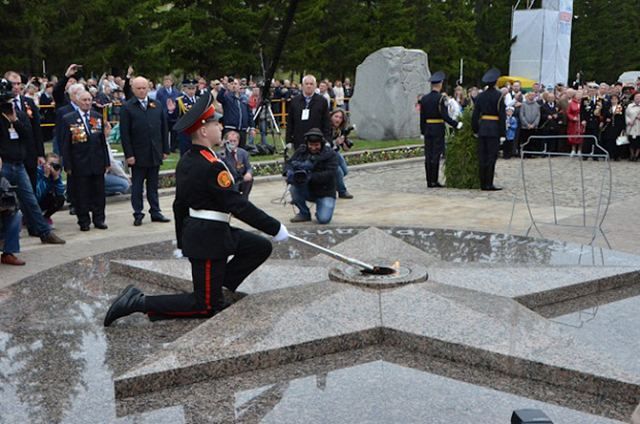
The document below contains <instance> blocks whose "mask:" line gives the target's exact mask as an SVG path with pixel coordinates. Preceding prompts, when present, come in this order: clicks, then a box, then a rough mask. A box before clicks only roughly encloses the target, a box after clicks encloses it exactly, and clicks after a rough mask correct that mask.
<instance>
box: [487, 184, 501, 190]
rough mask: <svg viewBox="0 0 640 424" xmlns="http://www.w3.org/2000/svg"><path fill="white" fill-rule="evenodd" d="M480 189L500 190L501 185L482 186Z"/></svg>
mask: <svg viewBox="0 0 640 424" xmlns="http://www.w3.org/2000/svg"><path fill="white" fill-rule="evenodd" d="M482 190H484V191H500V190H502V187H496V186H494V185H491V186H489V187H483V188H482Z"/></svg>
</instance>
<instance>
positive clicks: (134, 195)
mask: <svg viewBox="0 0 640 424" xmlns="http://www.w3.org/2000/svg"><path fill="white" fill-rule="evenodd" d="M159 172H160V167H159V166H152V167H142V166H136V165H134V166H132V167H131V206H132V207H133V216H134V218H138V217H140V218H142V217H143V216H144V213H142V208H143V206H144V205H143V201H142V192H143V186H144V182H145V181H146V182H147V201H148V202H149V213H150V214H151V217H152V218H153V217H156V216H158V215H160V214H161V211H160V201H159V200H158V180H159V177H158V175H159Z"/></svg>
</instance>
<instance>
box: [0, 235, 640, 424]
mask: <svg viewBox="0 0 640 424" xmlns="http://www.w3.org/2000/svg"><path fill="white" fill-rule="evenodd" d="M296 230H297V231H296ZM293 231H294V232H296V234H297V235H300V236H302V237H305V238H307V239H309V240H311V241H313V242H315V243H318V244H321V245H323V246H327V247H330V248H332V249H334V250H336V251H338V252H341V253H343V254H346V255H348V256H351V257H356V258H358V259H361V260H364V261H370V260H372V259H376V258H380V257H381V256H384V257H388V258H389V259H390V261H394V260H399V261H400V262H401V264H402V263H405V264H416V265H418V266H420V267H424V268H425V269H426V270H427V272H428V273H429V279H428V281H417V282H412V283H411V284H408V285H398V286H397V287H384V288H376V287H373V286H366V285H365V286H357V285H352V284H345V283H342V282H336V281H330V280H329V278H328V273H329V270H330V269H331V268H332V267H335V266H336V263H335V261H333V260H332V259H329V258H327V257H324V256H321V255H317V254H316V252H315V251H313V250H310V249H309V248H308V247H306V246H301V245H296V244H295V243H294V242H291V243H283V244H279V245H276V246H275V249H274V254H273V255H272V258H271V259H270V260H269V261H267V263H265V265H264V266H263V267H262V268H261V269H260V270H259V271H257V272H256V273H255V274H254V275H251V276H250V277H249V278H248V279H247V281H246V282H245V283H244V284H243V285H241V286H240V288H239V290H240V291H242V292H243V293H244V294H248V295H247V296H244V297H243V296H237V297H235V299H236V300H237V301H236V303H235V304H234V305H233V306H231V307H230V308H228V309H227V310H225V311H224V312H222V313H221V314H219V315H216V316H215V317H213V318H211V319H209V320H176V321H162V322H156V323H150V322H148V321H147V320H146V319H145V318H144V316H142V315H141V314H136V315H133V316H131V317H127V318H125V319H122V320H120V321H118V322H117V323H115V324H114V325H113V326H112V327H110V328H108V329H104V328H103V327H102V326H101V322H102V318H103V317H104V313H105V311H106V308H107V307H108V304H109V301H110V300H111V299H112V298H113V296H114V295H115V294H116V293H117V292H118V291H119V290H121V289H122V288H123V287H124V286H126V285H127V284H131V283H133V284H136V285H138V286H139V287H140V288H141V289H143V290H144V291H145V292H147V293H161V292H168V291H184V290H189V289H190V281H189V277H190V269H189V263H188V261H186V260H184V259H182V260H179V259H172V258H171V250H172V246H171V243H169V242H167V243H159V244H155V245H150V246H145V247H141V248H134V249H127V250H123V251H117V252H112V253H109V254H107V255H101V256H98V257H91V258H86V259H84V260H81V261H78V262H76V263H73V264H69V265H65V266H62V267H58V268H56V269H54V270H50V271H48V272H47V273H46V274H43V275H39V276H34V277H32V278H29V279H27V280H24V281H22V282H20V283H18V284H16V285H14V286H11V287H10V288H8V289H6V290H4V291H2V292H0V302H1V303H0V307H1V308H2V311H3V312H2V315H1V316H0V378H2V381H3V384H2V389H1V390H2V397H1V400H0V422H4V421H6V422H134V421H135V422H172V423H174V422H189V423H200V422H234V421H237V422H259V421H260V422H274V423H289V422H291V423H294V422H309V423H342V422H363V423H364V422H368V423H389V422H430V423H449V422H472V419H474V417H483V418H482V419H480V421H478V422H508V418H509V416H510V412H511V411H512V410H513V409H519V408H528V407H533V408H540V409H543V410H545V412H546V413H547V415H549V416H550V417H552V418H553V419H555V420H556V422H571V423H573V422H576V423H600V422H602V423H608V422H617V421H615V420H626V419H628V417H629V416H630V414H631V411H632V410H633V408H634V406H635V405H636V404H637V403H638V401H639V400H640V365H639V363H638V361H637V360H636V359H635V358H636V357H637V353H636V352H637V347H636V343H635V341H636V340H638V331H637V328H638V325H637V320H636V318H635V316H634V314H633V313H631V312H630V311H631V310H632V309H636V310H637V306H638V304H639V303H640V301H639V300H638V299H640V297H638V296H637V295H638V293H639V292H640V290H639V289H638V281H640V280H639V279H638V276H639V275H640V274H639V270H640V258H639V257H636V256H633V255H628V254H622V253H619V252H613V251H608V250H602V249H596V248H591V247H586V246H579V245H571V244H564V243H559V242H551V241H544V240H533V239H527V238H521V237H512V236H506V235H500V234H484V233H472V232H464V231H447V230H428V229H419V228H381V229H378V228H335V227H320V228H315V227H304V228H297V229H295V228H294V229H293ZM381 253H382V254H383V255H381ZM114 398H115V399H118V400H117V401H116V400H114ZM3 420H4V421H3Z"/></svg>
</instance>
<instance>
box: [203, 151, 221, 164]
mask: <svg viewBox="0 0 640 424" xmlns="http://www.w3.org/2000/svg"><path fill="white" fill-rule="evenodd" d="M200 154H201V155H202V156H204V158H205V159H206V160H208V161H209V162H211V163H214V162H217V161H218V159H216V157H215V156H214V155H213V153H211V152H210V151H208V150H200Z"/></svg>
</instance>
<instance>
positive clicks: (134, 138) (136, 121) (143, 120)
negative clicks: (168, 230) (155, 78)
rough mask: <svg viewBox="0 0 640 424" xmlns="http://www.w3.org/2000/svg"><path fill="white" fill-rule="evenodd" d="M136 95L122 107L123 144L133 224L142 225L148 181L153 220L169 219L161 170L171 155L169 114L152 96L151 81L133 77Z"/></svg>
mask: <svg viewBox="0 0 640 424" xmlns="http://www.w3.org/2000/svg"><path fill="white" fill-rule="evenodd" d="M131 89H132V91H133V95H134V97H132V98H131V99H129V100H128V101H127V102H126V103H125V105H124V107H123V108H122V110H121V111H120V136H121V137H122V148H123V149H124V155H125V157H126V159H127V164H128V165H129V166H130V167H131V206H133V217H134V221H133V225H135V226H139V225H142V218H144V213H142V208H143V201H142V186H143V184H144V182H145V180H146V182H147V184H146V185H147V200H148V201H149V206H150V209H149V213H150V215H151V221H153V222H169V221H170V220H169V219H168V218H166V217H165V216H164V215H162V212H161V211H160V202H159V200H158V174H159V172H160V165H161V164H162V161H163V160H164V159H166V158H167V157H168V156H169V140H168V134H167V133H168V128H167V117H166V114H165V113H164V110H163V108H162V107H161V106H160V105H159V104H157V103H156V102H155V101H153V100H151V99H149V97H148V96H147V91H148V90H149V83H148V81H147V80H146V78H143V77H137V78H134V79H133V80H132V81H131Z"/></svg>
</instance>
